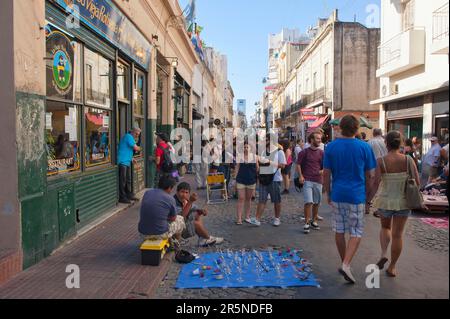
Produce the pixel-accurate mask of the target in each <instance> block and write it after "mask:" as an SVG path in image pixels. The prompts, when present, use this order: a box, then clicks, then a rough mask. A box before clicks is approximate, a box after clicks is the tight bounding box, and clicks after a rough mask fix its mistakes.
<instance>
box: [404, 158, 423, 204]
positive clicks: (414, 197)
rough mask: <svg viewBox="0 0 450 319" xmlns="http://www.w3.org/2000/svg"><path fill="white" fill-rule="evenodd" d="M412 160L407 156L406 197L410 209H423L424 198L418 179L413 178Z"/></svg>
mask: <svg viewBox="0 0 450 319" xmlns="http://www.w3.org/2000/svg"><path fill="white" fill-rule="evenodd" d="M411 160H412V159H410V158H409V156H406V166H407V173H408V179H407V180H406V185H405V195H406V203H407V205H408V207H409V208H410V209H422V208H423V206H424V204H423V196H422V193H421V192H420V189H419V186H418V185H417V183H416V179H415V178H414V176H413V173H412V169H411Z"/></svg>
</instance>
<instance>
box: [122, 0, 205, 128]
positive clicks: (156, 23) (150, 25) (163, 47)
mask: <svg viewBox="0 0 450 319" xmlns="http://www.w3.org/2000/svg"><path fill="white" fill-rule="evenodd" d="M114 2H115V4H116V5H117V6H118V7H119V8H120V9H121V10H122V11H123V12H124V13H125V14H126V15H127V16H128V17H129V18H130V20H131V21H133V23H134V24H135V25H136V26H137V28H138V29H139V30H140V31H141V33H142V34H143V35H144V36H145V37H146V38H147V39H148V40H149V41H150V42H151V43H153V44H154V46H155V47H154V49H153V51H152V55H153V59H152V61H155V60H154V59H155V55H156V50H158V51H159V52H160V53H161V55H162V56H163V57H166V58H173V57H177V58H178V68H177V72H178V73H179V74H180V75H181V76H182V77H183V78H184V80H185V81H186V82H187V83H188V84H189V85H190V86H192V84H193V74H194V67H195V65H196V64H198V62H199V61H198V58H197V55H196V53H195V52H194V49H193V48H192V45H191V42H190V40H189V39H188V37H187V34H186V32H185V30H184V29H183V28H179V26H180V25H179V22H180V20H177V19H175V18H174V17H175V16H181V14H182V10H181V8H180V6H179V5H178V1H175V0H142V1H119V0H114ZM153 35H156V36H158V40H157V41H153V40H152V37H153ZM167 62H168V63H169V64H170V63H171V62H172V60H171V59H167ZM172 73H173V70H172ZM171 78H173V77H171ZM150 79H151V81H149V82H150V83H149V92H150V94H149V100H150V102H151V103H150V104H149V114H150V116H151V118H152V119H156V86H155V85H156V69H155V68H152V72H151V75H150ZM168 84H169V85H168V90H166V96H165V97H163V98H164V99H166V101H165V103H164V105H167V106H168V108H167V109H164V110H163V123H162V124H173V118H172V114H173V112H174V103H173V100H172V93H173V92H172V90H173V88H174V84H173V81H170V80H169V83H168ZM190 108H192V103H190ZM191 112H192V110H191Z"/></svg>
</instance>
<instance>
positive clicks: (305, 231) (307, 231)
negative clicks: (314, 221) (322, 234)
mask: <svg viewBox="0 0 450 319" xmlns="http://www.w3.org/2000/svg"><path fill="white" fill-rule="evenodd" d="M309 229H310V226H309V223H306V224H305V226H303V232H304V233H305V234H309Z"/></svg>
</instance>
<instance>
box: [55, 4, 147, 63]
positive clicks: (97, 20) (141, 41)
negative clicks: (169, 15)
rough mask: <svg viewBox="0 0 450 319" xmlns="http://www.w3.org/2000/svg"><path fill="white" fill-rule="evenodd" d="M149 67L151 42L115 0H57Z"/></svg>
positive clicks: (67, 10) (101, 34) (74, 14)
mask: <svg viewBox="0 0 450 319" xmlns="http://www.w3.org/2000/svg"><path fill="white" fill-rule="evenodd" d="M54 1H56V2H57V3H58V4H59V5H60V6H61V7H62V8H64V9H65V11H66V12H67V13H70V14H72V15H73V16H74V17H75V18H78V19H79V20H80V21H82V22H84V23H85V24H87V25H88V26H89V27H90V28H92V29H93V30H94V31H95V32H97V33H98V34H99V35H100V36H102V37H103V38H105V39H107V40H108V41H110V42H111V43H112V44H114V45H115V46H117V47H118V48H119V49H120V50H122V51H123V52H124V53H126V54H127V55H128V56H130V57H131V58H133V59H134V60H135V61H136V62H138V63H139V64H141V65H142V66H144V67H145V68H146V69H148V68H149V65H150V50H151V44H150V42H148V40H147V39H146V38H145V37H144V36H143V35H142V34H141V33H140V32H139V31H138V29H137V28H136V27H135V26H134V25H133V23H132V22H131V21H130V20H129V19H128V18H127V17H126V16H125V15H124V14H123V13H122V12H121V11H120V9H119V8H117V7H116V6H115V5H114V4H113V3H112V2H111V0H95V1H94V0H54Z"/></svg>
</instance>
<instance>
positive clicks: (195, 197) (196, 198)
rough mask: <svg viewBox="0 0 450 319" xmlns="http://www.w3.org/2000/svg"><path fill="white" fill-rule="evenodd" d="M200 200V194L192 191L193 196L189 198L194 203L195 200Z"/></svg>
mask: <svg viewBox="0 0 450 319" xmlns="http://www.w3.org/2000/svg"><path fill="white" fill-rule="evenodd" d="M197 200H198V195H197V193H192V194H191V197H190V198H189V201H190V202H191V203H194V202H196V201H197Z"/></svg>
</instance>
